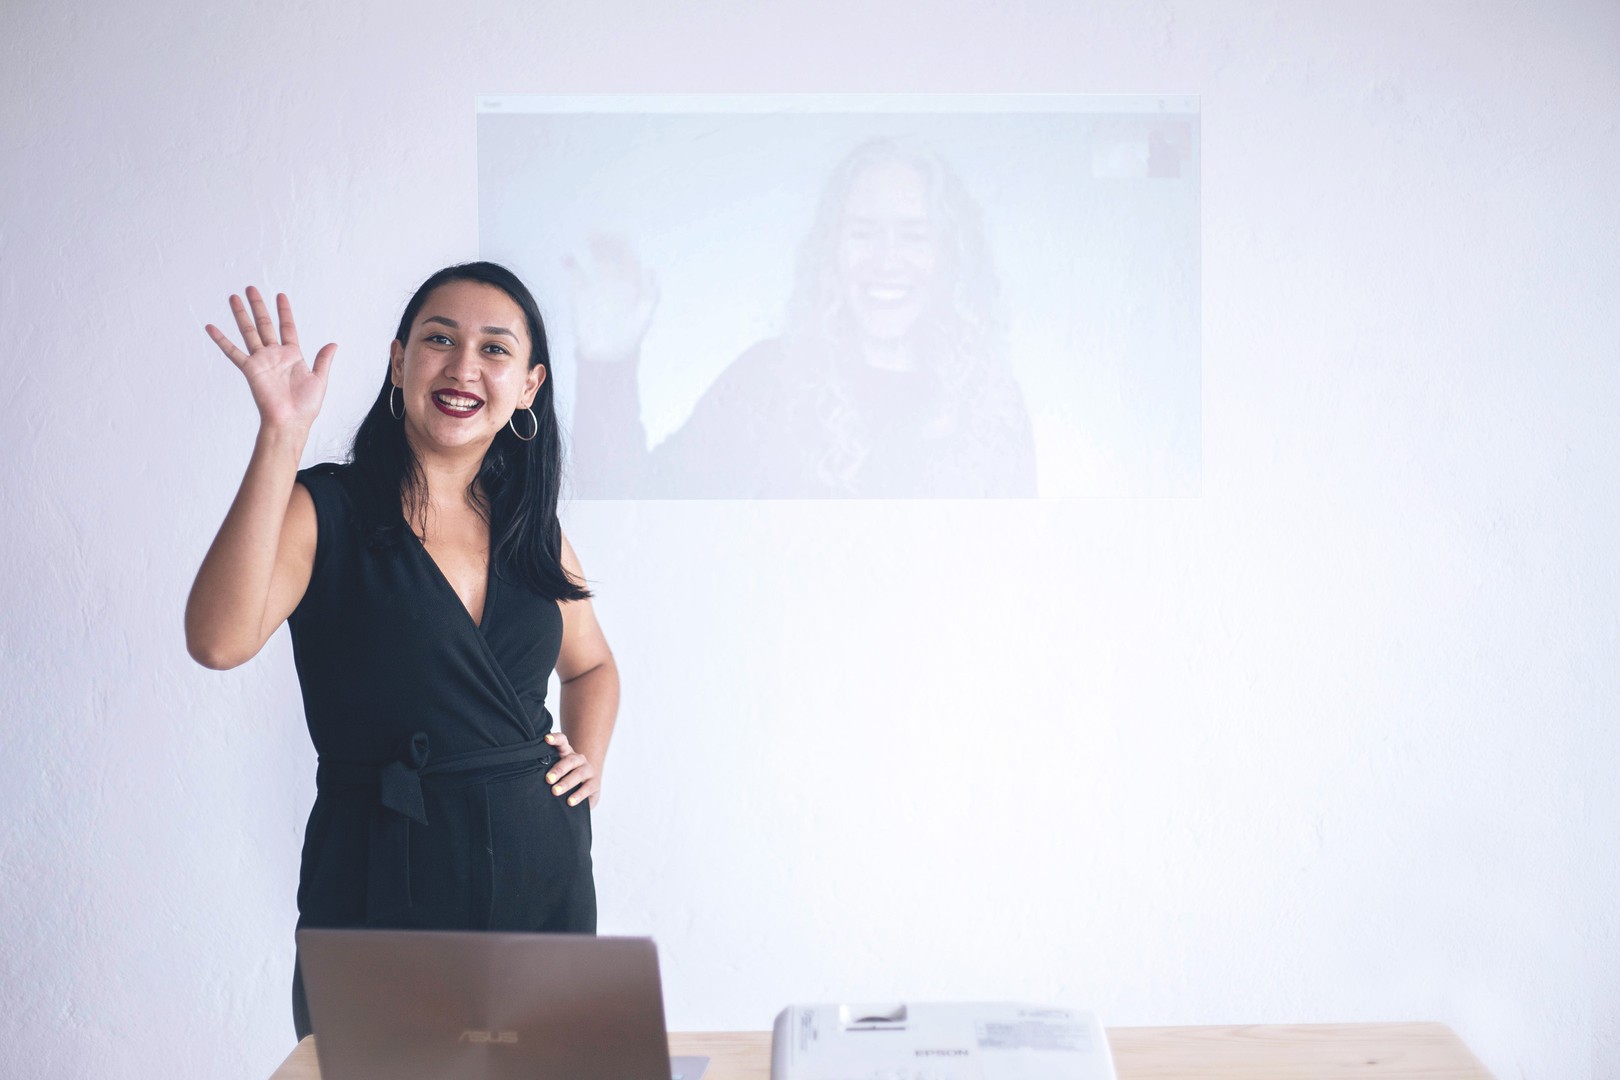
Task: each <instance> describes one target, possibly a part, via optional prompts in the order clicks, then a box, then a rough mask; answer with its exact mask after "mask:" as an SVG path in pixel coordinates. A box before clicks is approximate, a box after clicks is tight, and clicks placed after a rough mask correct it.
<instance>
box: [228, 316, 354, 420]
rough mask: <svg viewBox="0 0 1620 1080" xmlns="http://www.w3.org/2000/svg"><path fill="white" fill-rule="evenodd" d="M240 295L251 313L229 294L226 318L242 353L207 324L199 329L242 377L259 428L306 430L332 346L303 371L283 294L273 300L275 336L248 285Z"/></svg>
mask: <svg viewBox="0 0 1620 1080" xmlns="http://www.w3.org/2000/svg"><path fill="white" fill-rule="evenodd" d="M246 291H247V303H248V304H249V305H252V309H253V310H252V313H251V314H249V312H248V308H247V306H245V305H244V304H243V303H242V300H241V298H240V297H238V296H236V295H235V294H234V293H233V294H232V295H231V314H232V315H234V316H235V317H236V328H237V329H238V330H240V331H241V332H242V341H243V343H244V344H245V345H246V346H247V349H248V351H247V352H245V353H244V352H243V351H242V350H241V349H239V348H237V347H236V343H235V342H233V341H232V340H231V339H230V338H228V337H226V336H225V334H224V333H223V332H222V331H221V330H220V329H219V327H217V326H215V325H213V324H212V323H210V324H208V325H207V326H205V327H204V328H203V329H205V330H207V331H208V336H209V337H211V338H213V339H214V344H215V345H218V346H219V348H220V351H221V352H223V353H224V354H225V355H226V356H227V357H229V358H230V361H231V363H233V364H235V365H236V366H237V367H238V368H240V369H241V371H242V374H243V375H245V376H246V377H247V381H248V388H249V389H250V390H251V391H252V392H253V403H254V404H255V405H257V406H258V407H259V420H260V422H261V423H263V424H264V425H265V426H266V427H300V428H303V429H305V430H307V429H308V428H309V427H310V426H311V425H312V424H314V422H315V417H316V416H317V415H318V414H319V413H320V411H321V401H322V400H323V399H324V398H325V397H326V375H327V372H328V371H329V370H331V367H332V357H333V356H334V355H336V354H337V345H336V344H328V345H324V346H322V347H321V351H320V352H318V353H316V354H315V365H314V367H313V369H311V368H310V367H307V366H306V365H305V363H304V354H303V353H302V352H301V351H299V348H298V327H297V326H296V325H295V324H294V323H293V314H292V304H291V303H289V302H288V300H287V296H286V294H285V293H277V294H276V316H277V318H279V319H280V321H281V332H280V333H279V334H277V333H276V328H275V326H274V325H273V324H272V323H271V322H270V312H269V310H268V309H266V308H265V306H264V297H262V296H260V295H259V290H258V289H255V288H254V287H253V286H252V285H249V286H248V287H247V290H246Z"/></svg>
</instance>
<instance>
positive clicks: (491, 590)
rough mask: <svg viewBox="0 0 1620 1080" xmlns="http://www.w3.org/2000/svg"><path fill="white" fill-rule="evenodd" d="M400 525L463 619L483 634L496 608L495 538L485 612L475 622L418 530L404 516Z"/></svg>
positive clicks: (486, 573) (488, 562) (486, 569)
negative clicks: (490, 612)
mask: <svg viewBox="0 0 1620 1080" xmlns="http://www.w3.org/2000/svg"><path fill="white" fill-rule="evenodd" d="M399 523H400V525H401V527H403V528H404V530H405V531H406V532H407V533H409V534H410V537H411V539H412V540H414V541H416V550H418V551H420V552H421V553H422V557H423V558H424V559H426V560H427V561H428V565H429V566H431V567H432V568H433V575H434V576H435V577H437V578H438V579H439V582H440V584H442V585H443V586H444V588H445V591H446V592H448V593H449V594H450V599H451V600H453V601H454V602H455V605H456V607H457V608H458V609H459V610H460V611H461V614H462V617H463V618H465V619H466V620H467V622H468V624H469V625H471V626H472V628H473V629H474V630H476V631H477V632H478V633H480V634H482V633H483V632H484V628H485V627H486V626H487V625H488V624H489V609H490V608H491V607H493V606H494V600H495V579H496V577H498V575H497V574H496V573H495V542H494V538H493V537H491V538H490V545H489V554H488V555H487V556H486V557H485V559H484V610H483V611H482V612H480V613H479V617H478V619H477V620H476V621H475V620H474V619H473V616H472V612H471V611H469V610H467V605H466V603H465V602H463V600H462V599H461V594H460V593H458V592H456V587H455V586H454V585H452V584H451V583H450V579H449V578H448V577H446V576H445V573H444V569H443V568H442V567H440V566H439V560H438V559H435V558H434V557H433V552H431V551H429V550H428V549H427V544H425V543H423V542H422V538H421V537H420V536H417V535H416V530H415V529H413V528H411V523H410V522H408V521H406V520H405V515H404V514H401V515H400V516H399Z"/></svg>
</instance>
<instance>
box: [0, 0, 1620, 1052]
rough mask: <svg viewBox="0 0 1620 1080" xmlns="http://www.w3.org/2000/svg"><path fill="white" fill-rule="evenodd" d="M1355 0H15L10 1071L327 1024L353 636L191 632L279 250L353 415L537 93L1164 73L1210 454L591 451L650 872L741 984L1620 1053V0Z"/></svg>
mask: <svg viewBox="0 0 1620 1080" xmlns="http://www.w3.org/2000/svg"><path fill="white" fill-rule="evenodd" d="M1318 7H1319V8H1320V10H1317V11H1306V10H1303V8H1302V7H1301V6H1299V5H1288V4H1283V5H1277V4H1265V3H1248V4H1241V5H1239V4H1231V5H1225V6H1224V9H1223V10H1214V9H1213V8H1212V7H1211V6H1210V5H1203V4H1166V3H1123V2H1115V3H1110V4H1097V5H1090V6H1078V5H1069V4H1057V3H1053V4H1048V5H1045V6H1038V5H1022V6H1020V5H1002V4H997V5H991V4H984V5H968V4H960V3H949V4H946V5H943V6H942V5H940V4H920V3H919V4H910V5H907V4H901V3H899V2H896V3H893V4H884V5H877V6H876V7H875V8H874V7H869V6H868V5H861V4H856V3H845V4H842V5H834V4H824V5H810V4H794V5H784V4H770V5H767V4H747V3H732V4H722V3H718V2H710V3H707V4H697V5H694V4H684V5H653V4H645V5H635V4H626V3H622V2H620V3H613V2H608V3H596V4H576V5H568V6H559V5H551V6H537V5H530V4H524V3H518V2H506V3H501V2H499V0H474V2H472V3H470V4H463V5H457V6H453V7H448V8H447V7H444V6H442V5H434V6H429V5H426V4H422V3H418V2H414V0H407V2H406V3H402V4H400V3H396V4H382V3H376V2H369V3H348V4H341V5H339V4H330V5H315V4H299V5H292V6H288V7H285V8H282V9H280V10H270V9H268V8H266V7H264V6H260V5H254V6H246V5H244V6H243V7H242V9H241V10H239V11H228V10H221V9H220V7H219V6H218V5H213V4H203V3H192V4H184V3H179V2H169V3H167V4H164V5H162V6H161V7H159V6H158V5H115V4H110V3H108V4H103V5H101V6H100V7H99V8H90V7H85V6H72V5H65V4H54V3H44V2H41V0H31V2H26V3H12V4H10V5H8V6H7V9H6V12H5V15H4V19H3V29H4V32H3V33H0V86H3V88H4V93H3V98H0V109H3V114H0V115H3V123H0V139H3V142H0V150H3V153H0V207H3V218H0V342H3V343H4V344H3V348H4V357H5V367H4V372H5V376H6V382H7V392H6V393H5V395H4V397H5V401H6V409H7V412H6V414H5V418H4V420H3V421H0V447H3V455H4V456H3V458H0V461H3V464H4V470H3V473H0V485H3V486H0V491H3V503H0V512H3V514H4V520H5V522H6V527H5V529H4V532H3V534H0V561H3V564H4V566H5V567H6V568H7V570H8V573H7V575H6V578H5V582H4V585H3V586H0V589H3V598H4V603H3V607H0V656H3V658H4V660H3V663H4V669H3V675H4V688H3V690H0V708H3V710H4V717H5V729H4V730H5V750H4V753H3V754H0V800H3V802H0V807H3V810H4V813H3V816H0V829H3V834H0V837H3V838H0V873H3V875H4V877H3V881H0V896H3V899H0V905H3V907H0V912H3V915H4V921H3V928H0V948H3V970H4V988H3V994H4V1000H3V1001H0V1016H3V1017H4V1019H3V1020H0V1025H3V1027H0V1033H3V1037H0V1073H4V1074H5V1075H29V1076H38V1077H82V1076H95V1077H137V1076H148V1075H158V1074H163V1075H171V1076H181V1077H193V1076H194V1077H205V1076H207V1077H217V1076H221V1075H240V1076H244V1077H258V1076H264V1075H267V1074H268V1073H269V1071H270V1070H271V1069H272V1068H273V1067H274V1066H275V1064H276V1063H277V1062H279V1061H280V1059H281V1057H282V1056H283V1055H284V1054H285V1053H286V1051H287V1050H288V1049H289V1048H290V1046H291V1039H292V1030H291V1024H290V1019H289V1012H288V1004H287V981H288V977H289V974H290V966H291V960H292V937H291V931H292V923H293V918H294V910H293V893H294V885H295V876H296V869H297V852H298V844H299V840H300V836H301V832H302V828H303V822H304V815H305V814H306V812H307V809H308V805H309V801H310V799H311V797H312V795H313V765H314V760H313V754H312V752H311V750H310V749H309V746H308V740H307V736H306V734H305V732H304V730H303V726H302V721H301V713H300V707H299V699H298V693H297V686H296V682H295V679H294V676H293V671H292V664H291V656H290V652H289V650H288V648H287V642H286V638H285V635H284V634H278V636H277V637H276V638H275V639H274V640H273V641H272V643H271V644H270V646H269V647H268V648H267V649H266V650H265V651H264V653H263V654H262V655H261V656H260V657H259V658H257V659H256V660H254V661H253V662H252V663H250V664H248V665H247V666H245V667H243V668H240V669H238V670H236V671H233V672H230V673H226V674H218V673H213V672H208V671H205V670H203V669H202V668H200V667H197V666H196V665H194V664H193V663H192V662H191V661H190V660H189V659H188V658H187V657H186V654H185V651H184V647H183V641H182V634H181V612H182V609H183V605H184V601H185V596H186V590H187V588H188V587H189V584H190V580H191V577H192V575H193V573H194V572H195V570H196V567H197V564H198V562H199V561H200V559H201V557H202V554H203V552H204V550H205V549H206V547H207V544H208V543H209V541H210V539H211V538H212V535H213V532H214V530H215V529H216V528H217V526H218V523H219V520H220V518H221V517H222V516H223V513H224V511H225V508H226V507H227V505H228V504H229V501H230V499H231V497H232V494H233V493H234V491H235V488H236V484H237V483H238V481H239V479H240V475H241V471H242V468H243V466H244V465H245V463H246V459H247V455H248V452H249V449H250V446H251V442H252V434H253V428H254V422H255V419H256V417H255V413H254V411H253V407H252V404H251V402H250V400H249V397H248V395H247V393H246V389H245V386H244V385H243V384H242V382H241V378H240V376H239V375H238V374H237V373H236V371H235V370H234V369H232V368H231V367H230V366H229V364H228V363H227V362H226V361H224V359H223V358H222V357H220V356H219V355H218V353H217V352H216V350H215V349H214V347H213V346H212V345H211V344H210V343H209V342H208V340H207V339H206V337H205V336H204V335H203V332H202V330H201V326H202V324H203V323H204V322H207V321H213V322H216V323H217V322H222V321H224V318H225V315H226V308H225V303H224V301H225V297H226V296H227V295H228V294H229V293H230V292H232V291H239V290H240V289H241V288H242V286H244V285H245V284H247V283H249V282H254V283H257V284H260V285H261V286H264V287H266V288H269V289H272V290H285V291H287V292H289V293H290V294H291V295H292V296H293V298H294V300H295V302H296V303H297V305H298V314H299V316H300V322H301V324H302V325H303V327H304V328H305V336H306V338H309V339H318V341H325V340H337V341H338V342H340V343H341V345H342V349H341V351H340V353H339V355H338V358H337V362H336V367H335V372H334V385H333V388H332V392H331V393H330V394H329V395H328V404H327V407H326V413H325V415H324V416H323V417H322V420H321V422H320V425H319V427H318V428H317V431H316V436H315V439H314V441H313V443H312V445H311V448H310V454H309V459H310V460H316V459H318V458H323V457H330V456H334V455H335V454H336V453H337V452H339V451H340V449H341V447H342V446H343V444H344V442H345V440H346V437H347V435H348V432H349V430H350V429H351V427H352V425H353V423H354V422H355V421H356V420H357V419H358V417H359V415H360V413H361V411H362V408H363V407H364V404H365V403H366V401H367V400H368V399H369V395H370V394H371V393H372V392H373V391H374V388H375V386H376V384H377V381H378V379H379V378H380V375H379V365H380V364H381V363H382V358H383V356H384V347H385V344H386V342H387V339H388V337H389V335H390V334H391V332H392V326H393V323H394V321H395V320H396V319H397V317H398V313H399V310H400V307H401V305H402V304H403V302H404V300H405V298H406V296H407V295H408V293H409V291H410V290H411V288H412V287H413V286H414V285H415V284H416V283H417V282H418V281H419V280H420V279H421V278H422V277H424V276H425V275H426V274H427V273H428V272H430V271H431V270H433V269H435V268H437V267H438V266H440V265H442V264H445V263H447V262H451V261H459V260H462V259H465V258H468V257H472V256H474V255H475V254H476V242H477V216H476V207H475V205H474V197H473V196H474V193H475V190H476V175H475V155H474V149H475V144H474V122H473V115H474V114H473V100H474V96H475V95H476V94H478V93H485V92H501V93H506V92H564V91H598V92H611V91H639V92H656V91H683V92H692V91H710V90H712V91H724V92H737V91H752V90H760V91H793V90H804V91H826V90H858V91H867V90H871V91H885V90H892V91H916V90H942V91H949V90H961V91H1019V90H1025V91H1132V92H1135V91H1161V90H1163V91H1185V92H1194V93H1199V94H1201V95H1202V121H1203V125H1202V135H1203V169H1204V174H1203V175H1204V223H1205V230H1204V250H1203V260H1204V264H1203V269H1204V311H1205V317H1204V338H1203V344H1204V407H1205V411H1204V433H1205V434H1204V461H1203V467H1204V473H1203V475H1204V486H1203V492H1204V494H1203V497H1202V498H1200V499H1197V500H1184V501H1171V502H1153V501H1128V500H1119V501H1109V500H1099V501H1086V502H1072V503H1024V504H1012V505H1008V506H1003V507H996V508H991V509H988V510H987V509H986V508H985V507H984V506H983V505H980V504H949V503H933V504H918V505H914V506H883V505H870V504H848V505H845V506H842V507H840V508H838V509H837V510H836V512H835V513H834V514H833V516H828V514H827V513H826V512H825V511H824V510H823V509H822V508H818V507H815V506H810V505H794V506H774V507H762V506H760V505H758V504H712V505H703V504H656V505H647V506H643V507H640V508H630V509H626V508H613V507H610V506H606V505H604V504H580V505H578V506H576V507H573V508H572V509H571V510H570V512H569V516H568V528H569V530H570V535H571V536H572V537H573V539H574V541H575V543H576V546H577V547H578V548H579V550H580V552H581V554H582V555H583V557H584V559H585V561H586V566H587V569H588V570H589V571H590V572H591V575H592V576H593V577H594V578H596V579H597V581H598V584H599V588H600V592H601V599H600V600H599V602H598V607H599V609H600V611H601V613H602V617H603V620H604V622H605V625H606V626H607V628H608V630H609V632H610V636H611V640H612V642H613V644H614V646H615V648H616V650H617V652H618V654H619V657H620V661H621V665H622V667H623V671H624V676H625V680H626V693H625V700H624V708H623V712H622V720H621V731H620V735H619V737H618V739H617V740H616V743H615V749H614V756H613V758H612V759H611V760H610V762H609V770H608V773H607V784H608V786H607V790H606V794H605V799H604V802H603V804H602V806H601V809H600V812H599V814H598V815H597V819H596V821H597V835H598V847H597V854H598V866H599V879H598V880H599V889H600V893H601V897H602V924H603V929H604V931H607V932H636V933H641V932H649V933H652V934H654V935H655V936H656V937H657V938H658V940H659V943H660V946H661V949H662V954H663V959H664V967H665V973H666V998H667V1000H668V1004H669V1012H670V1020H671V1023H672V1025H673V1026H676V1027H681V1028H710V1027H714V1028H760V1027H764V1026H765V1025H767V1024H768V1022H769V1020H770V1018H771V1016H772V1015H773V1014H774V1012H775V1010H776V1009H777V1008H779V1007H780V1006H781V1005H783V1004H785V1003H787V1002H788V1001H792V1000H813V999H817V998H836V997H844V996H849V997H882V996H900V997H908V996H909V997H914V998H923V997H959V996H986V997H1025V998H1031V999H1053V1000H1064V1001H1070V1002H1074V1003H1077V1004H1082V1005H1088V1006H1091V1007H1094V1008H1096V1009H1098V1010H1099V1011H1100V1012H1101V1013H1102V1014H1103V1016H1104V1018H1105V1020H1106V1021H1107V1022H1108V1023H1110V1024H1114V1025H1128V1024H1190V1023H1224V1022H1290V1021H1351V1020H1391V1019H1434V1020H1441V1021H1444V1022H1446V1023H1449V1024H1451V1025H1452V1026H1454V1027H1455V1028H1456V1029H1457V1030H1458V1031H1459V1033H1460V1034H1461V1035H1462V1036H1463V1037H1464V1038H1465V1039H1466V1040H1467V1042H1468V1043H1469V1044H1470V1045H1471V1046H1473V1047H1474V1048H1475V1050H1476V1051H1477V1052H1478V1053H1479V1055H1480V1056H1481V1058H1482V1059H1483V1060H1484V1061H1485V1062H1486V1063H1487V1064H1488V1065H1489V1066H1490V1067H1491V1068H1492V1069H1493V1070H1494V1071H1495V1072H1496V1073H1497V1075H1499V1076H1502V1077H1519V1076H1524V1077H1535V1078H1545V1080H1579V1078H1586V1077H1605V1076H1613V1075H1616V1074H1620V976H1617V975H1616V972H1617V971H1620V915H1617V913H1616V905H1615V903H1614V900H1613V897H1614V895H1615V893H1616V890H1617V887H1620V871H1617V870H1616V869H1615V860H1614V857H1613V851H1612V847H1613V843H1614V837H1615V835H1616V826H1617V825H1620V797H1617V795H1616V788H1615V785H1614V784H1613V783H1612V777H1613V776H1614V775H1615V773H1616V770H1617V768H1620V731H1617V725H1616V724H1615V719H1616V712H1617V704H1620V686H1617V676H1616V672H1617V671H1620V664H1617V663H1616V661H1617V659H1620V623H1617V621H1616V615H1615V612H1616V611H1617V610H1620V578H1617V576H1616V572H1615V569H1614V545H1615V537H1616V535H1617V526H1620V520H1617V512H1616V500H1615V493H1616V491H1617V481H1620V454H1617V450H1620V445H1617V443H1620V440H1617V438H1616V436H1615V424H1614V416H1615V414H1616V412H1617V407H1620V374H1617V373H1620V366H1617V364H1616V360H1617V359H1620V347H1617V346H1620V315H1617V314H1616V312H1617V311H1620V296H1617V292H1620V289H1617V285H1620V270H1617V267H1620V262H1617V260H1616V258H1615V251H1616V250H1617V243H1616V242H1617V240H1620V235H1617V234H1620V204H1617V202H1616V200H1615V198H1614V196H1613V183H1614V180H1615V178H1616V177H1617V176H1620V139H1617V138H1616V124H1617V120H1620V63H1617V57H1620V9H1616V8H1615V7H1614V6H1613V5H1609V4H1599V3H1585V4H1577V3H1559V4H1544V5H1536V6H1534V7H1527V6H1525V5H1506V4H1496V5H1491V6H1489V7H1488V8H1482V7H1480V6H1478V5H1472V4H1464V3H1460V2H1458V0H1442V2H1441V3H1438V4H1431V5H1420V4H1411V3H1383V4H1379V5H1376V6H1369V5H1332V6H1328V5H1318ZM872 821H881V822H882V823H883V826H884V837H883V838H881V839H880V838H875V837H873V836H872V835H870V834H868V833H863V832H862V831H861V830H862V829H863V828H864V827H865V826H866V825H867V823H869V822H872ZM175 1055H179V1057H180V1060H178V1061H174V1062H173V1064H170V1059H172V1058H173V1057H174V1056H175Z"/></svg>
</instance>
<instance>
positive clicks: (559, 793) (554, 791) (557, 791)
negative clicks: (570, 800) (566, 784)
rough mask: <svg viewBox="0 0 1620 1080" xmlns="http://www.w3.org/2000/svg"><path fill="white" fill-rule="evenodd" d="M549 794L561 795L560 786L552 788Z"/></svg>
mask: <svg viewBox="0 0 1620 1080" xmlns="http://www.w3.org/2000/svg"><path fill="white" fill-rule="evenodd" d="M551 793H552V794H553V795H561V794H562V785H561V784H558V785H557V786H556V787H554V788H552V789H551Z"/></svg>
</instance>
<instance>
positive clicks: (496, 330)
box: [422, 315, 517, 341]
mask: <svg viewBox="0 0 1620 1080" xmlns="http://www.w3.org/2000/svg"><path fill="white" fill-rule="evenodd" d="M422 321H423V322H425V323H430V322H431V323H439V324H440V325H441V326H448V327H449V328H450V329H452V330H460V329H461V324H460V323H458V322H456V320H454V319H447V318H445V317H444V316H443V315H429V316H428V317H427V318H425V319H423V320H422ZM479 329H480V330H482V331H483V332H484V333H486V334H505V335H506V336H507V337H509V338H511V339H512V340H513V341H516V340H517V335H516V334H514V333H512V331H510V330H508V329H507V328H506V327H504V326H481V327H479Z"/></svg>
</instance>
